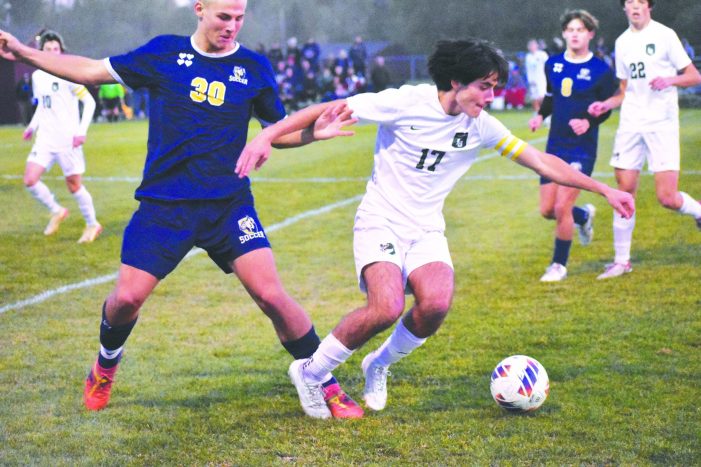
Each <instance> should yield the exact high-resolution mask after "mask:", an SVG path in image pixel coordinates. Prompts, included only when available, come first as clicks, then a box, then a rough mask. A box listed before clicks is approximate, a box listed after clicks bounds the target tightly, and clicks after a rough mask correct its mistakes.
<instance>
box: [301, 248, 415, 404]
mask: <svg viewBox="0 0 701 467" xmlns="http://www.w3.org/2000/svg"><path fill="white" fill-rule="evenodd" d="M363 279H364V281H365V284H366V286H367V291H368V293H367V303H366V305H365V306H362V307H360V308H357V309H355V310H354V311H352V312H350V313H349V314H347V315H346V316H344V317H343V319H342V320H341V322H340V323H338V325H337V326H336V327H335V328H334V330H333V332H332V333H331V334H329V335H328V336H326V337H325V338H324V340H323V341H321V344H320V345H319V348H318V349H317V350H316V352H314V355H312V357H311V358H309V359H307V360H296V361H295V362H293V364H292V365H291V366H290V378H291V379H292V381H293V382H294V384H295V387H296V388H297V392H298V393H299V396H300V400H301V401H302V404H303V405H304V400H305V398H306V396H305V394H307V393H308V392H309V390H308V388H313V387H314V386H317V385H318V384H319V383H320V382H321V381H322V378H323V377H324V375H326V374H328V373H329V372H331V371H333V370H334V369H335V368H336V367H338V366H339V365H340V364H342V363H343V362H345V361H346V360H348V358H349V357H350V356H351V355H352V354H353V352H354V351H355V349H357V348H359V347H360V346H362V345H363V344H365V343H366V342H367V341H368V340H370V338H372V337H373V336H374V335H376V334H377V333H379V332H381V331H384V330H385V329H387V328H389V327H390V326H392V324H393V323H394V322H396V321H397V319H399V317H400V316H401V315H402V312H403V311H404V281H403V279H402V272H401V270H400V269H399V267H398V266H397V265H395V264H393V263H388V262H382V261H381V262H376V263H372V264H370V265H369V266H366V267H365V269H364V270H363Z"/></svg>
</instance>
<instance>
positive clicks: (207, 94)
mask: <svg viewBox="0 0 701 467" xmlns="http://www.w3.org/2000/svg"><path fill="white" fill-rule="evenodd" d="M190 85H191V86H192V87H194V88H195V89H193V90H192V91H190V99H192V100H193V101H195V102H204V101H205V100H207V101H208V102H209V103H210V104H212V105H213V106H215V107H219V106H220V105H222V104H223V103H224V95H225V94H226V86H225V85H224V83H222V82H221V81H212V82H211V83H208V82H207V80H206V79H204V78H200V77H197V78H195V79H193V80H192V82H191V83H190Z"/></svg>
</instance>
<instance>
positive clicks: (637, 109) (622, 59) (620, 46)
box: [616, 21, 691, 132]
mask: <svg viewBox="0 0 701 467" xmlns="http://www.w3.org/2000/svg"><path fill="white" fill-rule="evenodd" d="M690 63H691V59H690V58H689V56H688V55H687V54H686V51H685V50H684V46H682V43H681V41H680V40H679V37H677V34H676V33H675V32H674V30H672V29H670V28H668V27H667V26H664V25H663V24H660V23H658V22H656V21H650V23H649V24H648V25H647V26H646V27H645V29H643V30H642V31H636V30H634V29H633V28H628V29H627V30H626V31H625V32H624V33H623V34H621V35H620V36H619V37H618V39H616V76H618V78H620V79H625V80H627V88H626V94H625V97H624V99H623V104H622V105H621V122H620V126H619V131H623V132H625V131H630V132H640V131H652V130H655V129H659V127H660V125H663V124H666V125H670V124H671V125H678V122H679V103H678V99H677V87H676V86H670V87H668V88H667V89H664V90H662V91H654V90H652V89H651V88H650V81H652V80H653V79H655V78H657V77H671V76H676V75H677V71H678V70H681V69H683V68H686V67H687V66H688V65H689V64H690Z"/></svg>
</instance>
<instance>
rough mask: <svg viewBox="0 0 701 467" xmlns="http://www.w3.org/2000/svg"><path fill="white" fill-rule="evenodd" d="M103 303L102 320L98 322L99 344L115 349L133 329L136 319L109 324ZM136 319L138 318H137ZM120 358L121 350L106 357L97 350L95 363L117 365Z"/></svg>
mask: <svg viewBox="0 0 701 467" xmlns="http://www.w3.org/2000/svg"><path fill="white" fill-rule="evenodd" d="M105 305H106V304H104V303H103V304H102V322H100V345H102V347H104V348H105V349H107V350H108V351H109V350H117V349H119V348H120V347H122V346H123V345H124V343H125V342H126V341H127V338H128V337H129V334H131V330H132V329H134V325H136V319H134V321H132V322H130V323H127V324H123V325H121V326H110V323H109V322H108V321H107V316H106V315H105ZM137 319H138V318H137ZM121 359H122V352H121V351H120V352H119V354H118V355H117V356H116V357H113V358H107V357H105V356H104V355H102V352H98V356H97V363H98V364H99V365H100V366H101V367H102V368H112V367H115V366H117V364H118V363H119V361H120V360H121Z"/></svg>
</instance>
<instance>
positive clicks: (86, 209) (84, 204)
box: [73, 185, 97, 225]
mask: <svg viewBox="0 0 701 467" xmlns="http://www.w3.org/2000/svg"><path fill="white" fill-rule="evenodd" d="M73 197H74V198H75V201H76V202H77V203H78V208H80V213H81V214H82V215H83V219H85V223H86V224H88V225H96V224H97V219H96V218H95V206H93V204H92V196H91V195H90V192H89V191H88V190H87V189H86V188H85V185H81V187H80V189H79V190H78V191H76V192H75V193H73Z"/></svg>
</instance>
